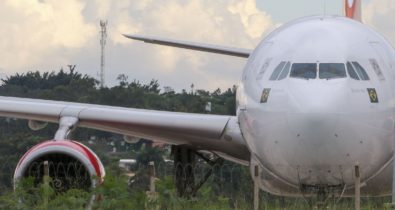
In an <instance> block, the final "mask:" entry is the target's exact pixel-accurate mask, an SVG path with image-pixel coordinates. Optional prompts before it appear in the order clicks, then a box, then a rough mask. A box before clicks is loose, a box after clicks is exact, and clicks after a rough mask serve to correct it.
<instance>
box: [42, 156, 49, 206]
mask: <svg viewBox="0 0 395 210" xmlns="http://www.w3.org/2000/svg"><path fill="white" fill-rule="evenodd" d="M43 164H44V176H43V187H44V195H43V202H44V209H48V196H49V165H48V160H46V161H44V163H43Z"/></svg>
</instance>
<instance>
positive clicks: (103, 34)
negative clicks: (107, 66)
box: [100, 20, 107, 87]
mask: <svg viewBox="0 0 395 210" xmlns="http://www.w3.org/2000/svg"><path fill="white" fill-rule="evenodd" d="M100 28H101V30H100V35H101V39H100V46H101V62H100V87H104V54H105V47H106V38H107V20H105V21H104V20H100Z"/></svg>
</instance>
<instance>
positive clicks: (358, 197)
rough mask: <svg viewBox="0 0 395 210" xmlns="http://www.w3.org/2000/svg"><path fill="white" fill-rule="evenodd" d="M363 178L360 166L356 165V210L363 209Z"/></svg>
mask: <svg viewBox="0 0 395 210" xmlns="http://www.w3.org/2000/svg"><path fill="white" fill-rule="evenodd" d="M360 182H361V177H360V169H359V165H358V164H357V165H355V187H354V188H355V210H360V209H361V183H360Z"/></svg>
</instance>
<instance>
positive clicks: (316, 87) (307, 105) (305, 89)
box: [289, 80, 347, 114]
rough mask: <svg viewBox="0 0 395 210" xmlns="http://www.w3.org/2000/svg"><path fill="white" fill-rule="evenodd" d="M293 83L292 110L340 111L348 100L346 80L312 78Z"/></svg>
mask: <svg viewBox="0 0 395 210" xmlns="http://www.w3.org/2000/svg"><path fill="white" fill-rule="evenodd" d="M296 82H297V81H296ZM302 82H305V83H304V84H295V83H293V84H291V88H290V100H289V102H290V104H289V105H290V110H289V111H290V112H292V113H318V114H319V113H339V112H344V110H343V108H344V106H345V103H346V100H347V92H346V90H347V88H346V87H345V86H346V83H345V81H326V80H318V81H316V80H311V81H302Z"/></svg>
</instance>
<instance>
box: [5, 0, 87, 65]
mask: <svg viewBox="0 0 395 210" xmlns="http://www.w3.org/2000/svg"><path fill="white" fill-rule="evenodd" d="M83 7H84V4H83V3H81V2H79V1H77V0H70V1H56V0H47V1H22V0H6V1H3V2H2V3H1V5H0V13H1V14H2V18H1V20H0V25H1V27H0V34H2V38H1V41H0V57H1V58H2V60H4V61H7V62H2V63H0V67H1V68H3V69H5V70H6V71H7V72H11V71H19V70H21V69H23V68H28V67H30V66H32V65H34V64H37V63H47V64H51V63H52V64H55V63H56V62H62V60H64V58H63V57H61V56H60V55H59V54H54V53H58V52H57V51H58V50H59V49H72V48H80V47H83V46H84V44H85V43H86V42H87V41H88V40H89V39H90V38H91V37H92V34H93V33H94V32H95V28H94V27H92V26H90V25H88V24H85V23H84V18H83V17H82V14H81V11H82V9H83Z"/></svg>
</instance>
